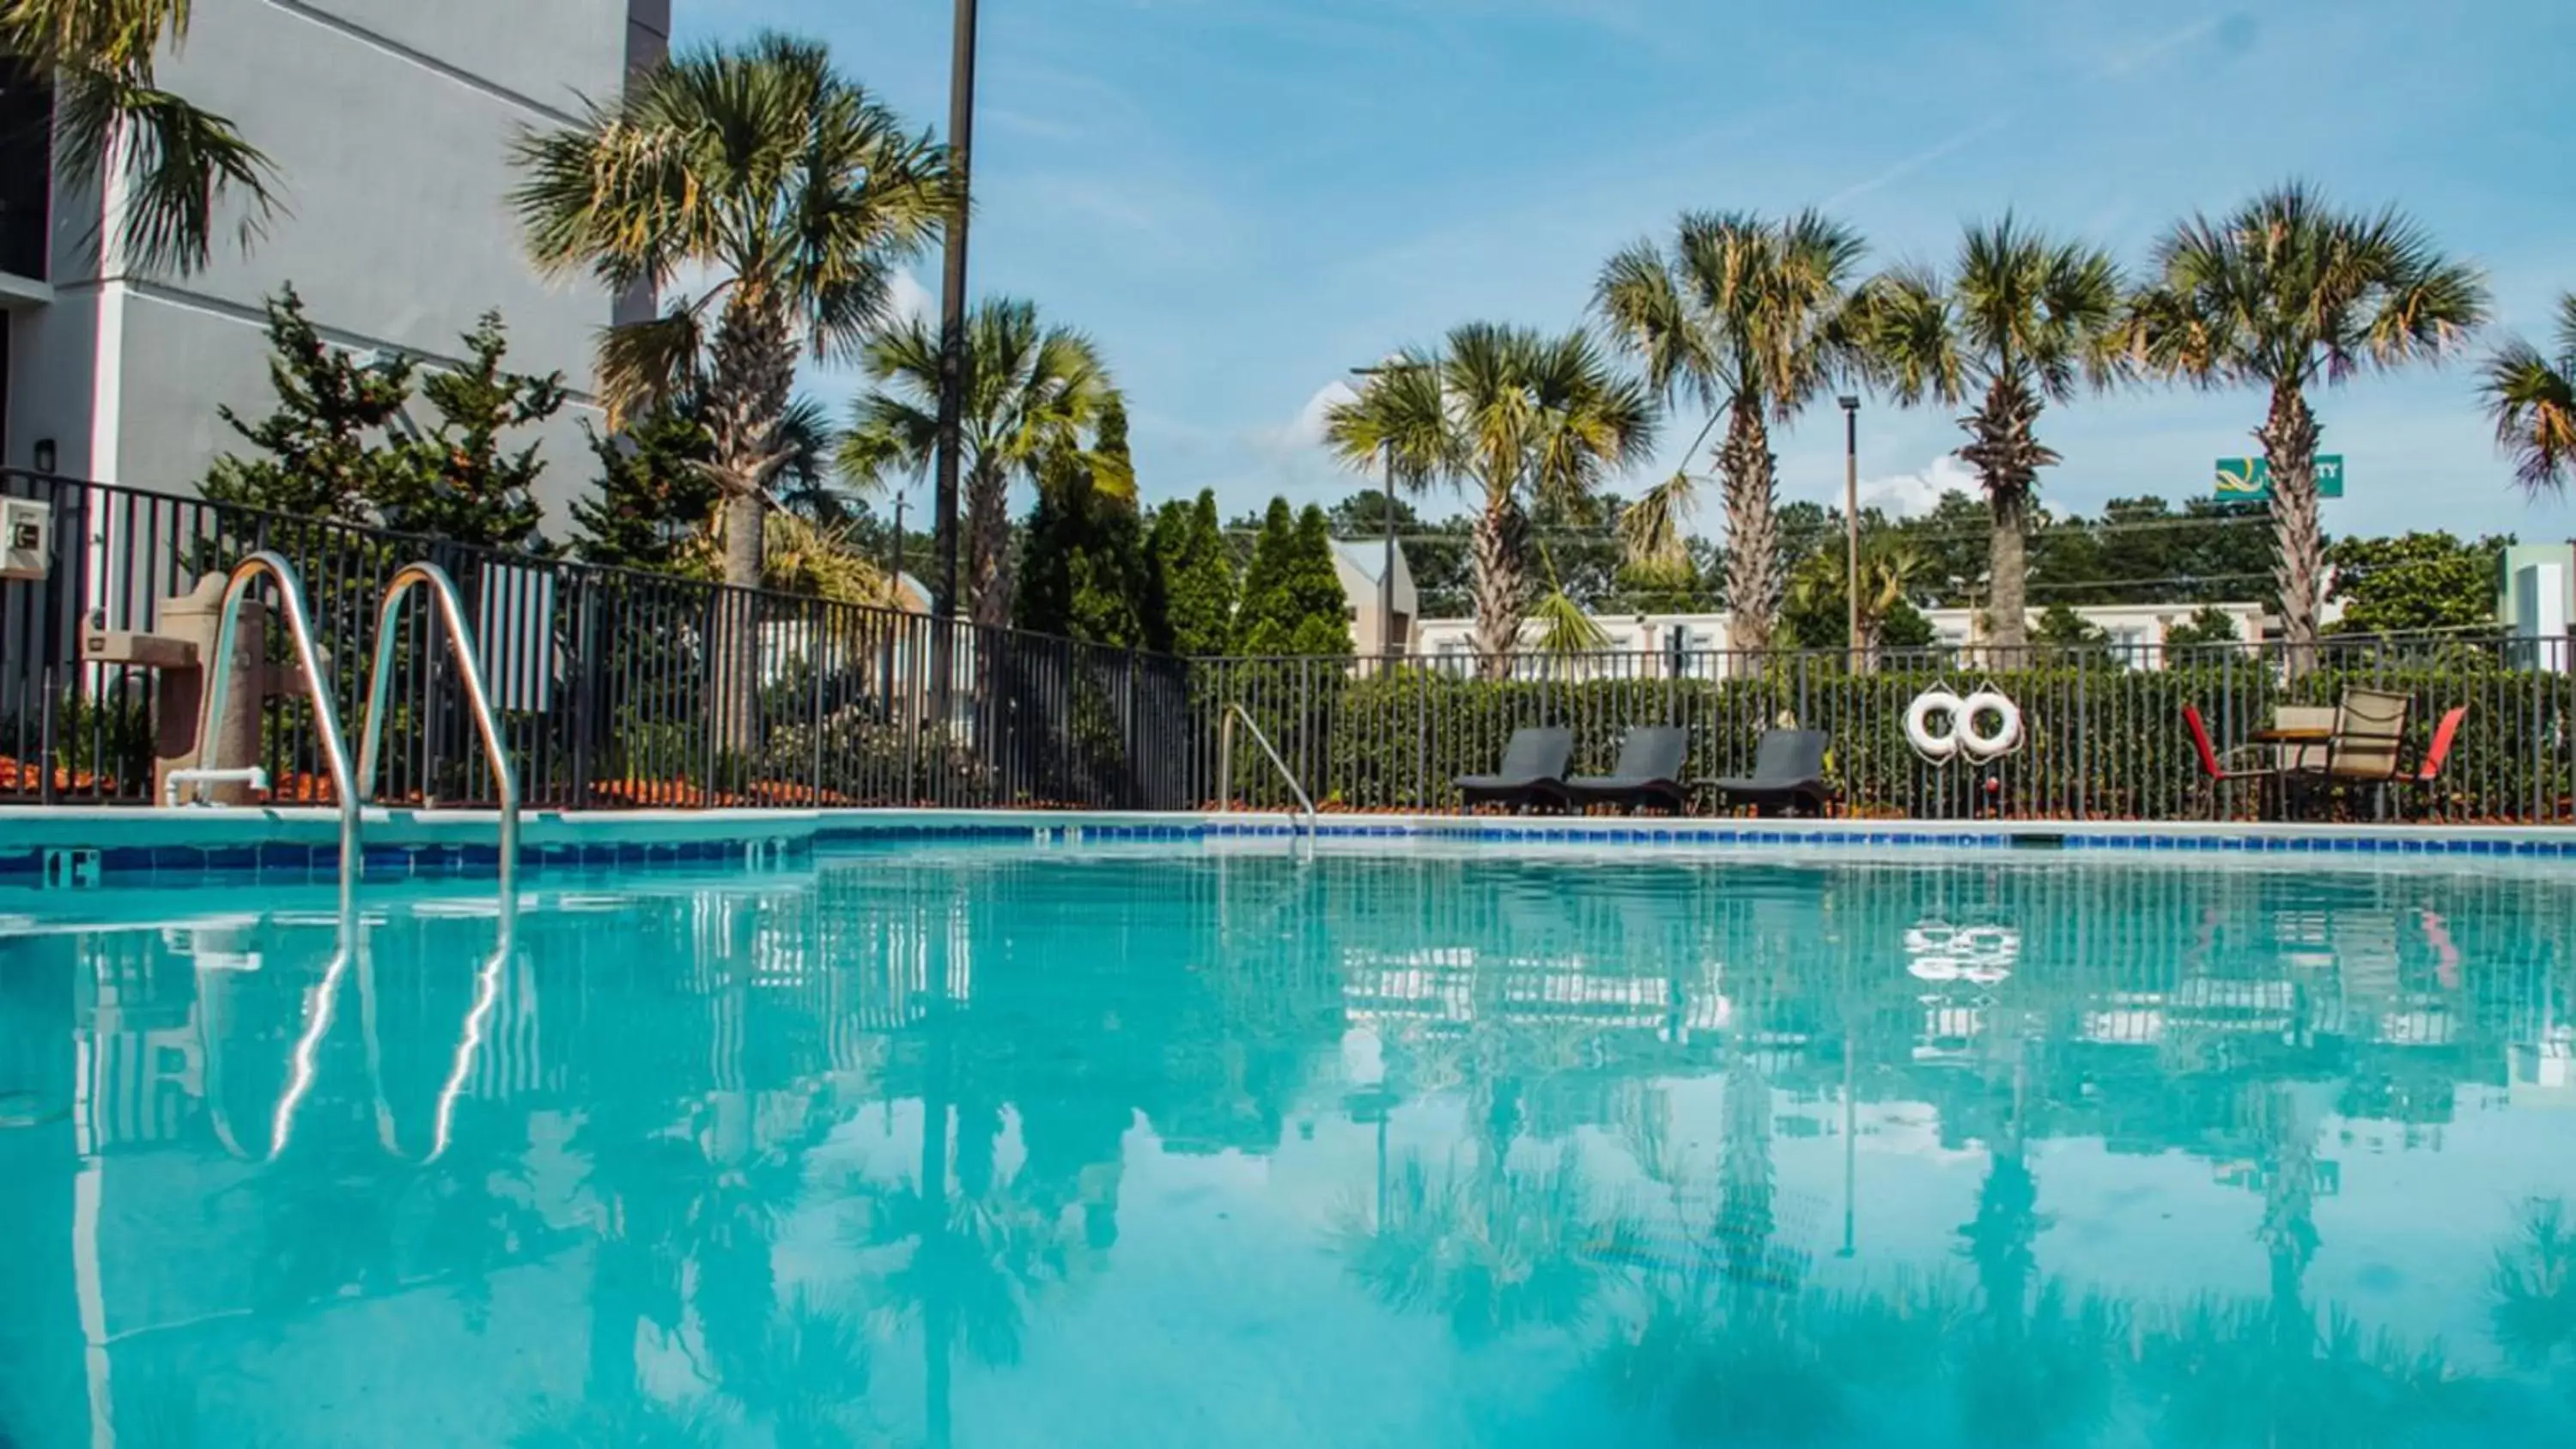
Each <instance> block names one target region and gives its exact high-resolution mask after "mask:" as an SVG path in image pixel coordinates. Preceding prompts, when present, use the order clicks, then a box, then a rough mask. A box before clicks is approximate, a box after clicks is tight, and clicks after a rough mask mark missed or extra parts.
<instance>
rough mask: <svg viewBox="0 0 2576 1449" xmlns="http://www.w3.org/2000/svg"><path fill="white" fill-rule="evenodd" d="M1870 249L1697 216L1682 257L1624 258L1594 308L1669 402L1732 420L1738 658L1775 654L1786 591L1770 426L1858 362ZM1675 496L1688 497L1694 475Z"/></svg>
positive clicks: (1822, 232) (1802, 226) (1680, 232)
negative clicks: (1855, 327) (1857, 329)
mask: <svg viewBox="0 0 2576 1449" xmlns="http://www.w3.org/2000/svg"><path fill="white" fill-rule="evenodd" d="M1862 251H1863V245H1862V242H1861V239H1860V236H1859V234H1858V233H1856V232H1854V231H1852V230H1851V229H1850V228H1849V227H1846V226H1844V225H1842V224H1841V223H1839V222H1835V221H1833V220H1830V219H1829V218H1827V217H1825V216H1824V215H1823V214H1821V213H1819V212H1815V211H1803V212H1800V213H1798V214H1797V215H1795V216H1792V217H1789V218H1787V219H1785V220H1782V221H1778V222H1773V221H1768V220H1765V219H1764V218H1762V217H1759V216H1755V215H1753V214H1751V213H1749V212H1689V213H1685V214H1684V215H1683V216H1682V218H1681V221H1680V224H1679V226H1678V227H1677V229H1676V233H1675V236H1674V239H1673V244H1672V246H1671V248H1670V249H1669V250H1667V249H1665V248H1663V247H1661V246H1658V245H1657V244H1655V243H1654V242H1651V241H1641V242H1639V243H1637V244H1636V245H1634V246H1632V247H1630V248H1628V249H1627V250H1626V251H1623V252H1621V253H1619V254H1618V255H1617V256H1614V257H1612V258H1611V259H1610V261H1609V263H1608V264H1607V265H1606V266H1604V267H1603V268H1602V271H1601V277H1600V280H1599V282H1598V283H1597V284H1596V285H1595V287H1594V290H1593V306H1594V309H1595V310H1596V311H1598V312H1599V313H1600V315H1601V316H1602V317H1603V319H1605V320H1606V321H1607V322H1608V323H1609V325H1610V327H1611V329H1612V330H1613V331H1614V332H1615V333H1616V334H1617V336H1618V338H1619V340H1620V342H1621V343H1622V345H1624V346H1625V347H1627V348H1628V349H1629V351H1631V352H1632V353H1634V354H1635V355H1636V356H1637V357H1638V358H1639V359H1640V360H1641V361H1642V362H1643V363H1644V365H1645V371H1646V381H1647V384H1648V385H1649V386H1650V387H1652V388H1653V389H1654V390H1655V391H1656V392H1658V393H1660V394H1662V395H1663V396H1664V398H1665V399H1666V400H1667V401H1670V400H1673V399H1675V398H1677V397H1679V396H1683V395H1687V396H1690V397H1692V398H1695V399H1696V400H1697V401H1698V402H1699V404H1700V405H1701V406H1702V407H1704V408H1708V409H1710V410H1711V416H1710V426H1711V427H1712V428H1713V427H1715V425H1716V422H1717V419H1718V418H1719V417H1721V416H1722V417H1724V418H1725V420H1726V439H1725V441H1724V442H1723V443H1721V444H1720V445H1719V447H1718V451H1717V471H1718V477H1719V480H1720V482H1721V485H1722V486H1723V488H1724V491H1725V497H1726V531H1727V549H1728V555H1727V578H1726V583H1727V606H1728V608H1729V610H1730V611H1731V622H1730V632H1731V636H1732V637H1731V641H1730V642H1732V643H1733V644H1734V645H1735V646H1736V647H1738V648H1743V649H1761V648H1765V647H1768V645H1769V644H1770V642H1771V631H1772V626H1773V624H1774V622H1775V621H1776V620H1777V618H1778V616H1779V612H1780V600H1781V595H1782V592H1783V589H1784V587H1785V581H1784V579H1783V577H1782V572H1781V562H1780V536H1779V529H1778V525H1777V524H1776V522H1775V521H1774V519H1773V516H1772V510H1773V504H1774V502H1775V500H1776V498H1777V495H1778V493H1779V478H1778V469H1777V464H1776V460H1775V459H1774V458H1773V457H1772V454H1771V437H1770V425H1771V424H1772V423H1775V422H1777V423H1783V424H1785V423H1787V422H1788V421H1789V420H1790V419H1792V418H1794V417H1796V416H1797V415H1798V411H1799V410H1800V409H1801V408H1803V407H1805V406H1806V404H1807V403H1808V402H1809V401H1810V400H1812V399H1813V398H1814V397H1815V396H1816V394H1817V393H1818V392H1820V391H1822V390H1823V389H1824V387H1825V386H1826V385H1827V383H1829V382H1830V381H1832V380H1833V379H1834V378H1835V377H1836V376H1838V375H1839V374H1840V373H1842V372H1843V371H1844V370H1845V369H1846V368H1847V367H1848V366H1849V364H1850V363H1851V362H1852V361H1853V359H1854V353H1853V351H1852V349H1851V346H1850V338H1849V337H1848V335H1847V333H1846V331H1845V329H1844V326H1843V312H1844V304H1845V302H1846V301H1847V299H1848V293H1849V290H1850V288H1851V285H1852V274H1853V272H1854V271H1855V269H1857V268H1858V266H1859V264H1860V258H1861V253H1862ZM1703 436H1704V435H1703ZM1694 451H1696V445H1694ZM1667 487H1668V488H1673V489H1676V490H1679V489H1683V488H1686V487H1687V475H1683V476H1681V477H1677V478H1676V479H1675V480H1674V481H1673V483H1672V484H1669V485H1667ZM1672 501H1673V500H1671V499H1669V498H1667V500H1666V501H1665V502H1664V503H1662V504H1661V505H1659V506H1661V507H1664V508H1670V507H1671V506H1672Z"/></svg>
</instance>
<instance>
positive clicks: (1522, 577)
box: [1469, 493, 1529, 679]
mask: <svg viewBox="0 0 2576 1449" xmlns="http://www.w3.org/2000/svg"><path fill="white" fill-rule="evenodd" d="M1469 541H1470V544H1471V546H1472V556H1473V561H1474V564H1475V577H1474V578H1473V579H1472V580H1471V581H1470V583H1469V589H1470V592H1471V593H1472V594H1473V596H1474V603H1475V610H1476V654H1477V657H1478V658H1479V659H1480V660H1481V661H1482V664H1483V669H1484V674H1485V677H1486V678H1487V679H1507V678H1509V677H1510V676H1511V670H1512V651H1513V650H1515V649H1516V648H1518V647H1519V645H1520V637H1521V620H1522V619H1523V618H1524V617H1525V616H1526V615H1527V614H1528V612H1529V578H1528V575H1527V574H1526V573H1525V572H1524V571H1523V570H1522V568H1521V555H1522V553H1523V551H1524V550H1525V549H1526V547H1527V546H1528V542H1529V520H1528V519H1526V518H1524V517H1522V516H1521V510H1520V506H1519V505H1518V504H1516V503H1514V502H1513V501H1512V499H1511V495H1509V494H1508V493H1506V494H1501V495H1499V496H1491V497H1489V498H1488V501H1487V502H1486V505H1485V510H1484V511H1483V512H1482V513H1479V514H1477V515H1476V526H1475V529H1474V531H1473V532H1472V534H1471V535H1470V539H1469Z"/></svg>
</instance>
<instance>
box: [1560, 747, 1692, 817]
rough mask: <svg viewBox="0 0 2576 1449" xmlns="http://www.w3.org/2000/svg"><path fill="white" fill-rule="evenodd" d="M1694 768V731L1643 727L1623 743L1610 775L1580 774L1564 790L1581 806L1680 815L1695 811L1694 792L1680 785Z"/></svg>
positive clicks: (1631, 812)
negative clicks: (1687, 770)
mask: <svg viewBox="0 0 2576 1449" xmlns="http://www.w3.org/2000/svg"><path fill="white" fill-rule="evenodd" d="M1689 763H1690V731H1689V730H1686V729H1680V728H1677V727H1674V726H1669V725H1647V726H1640V727H1638V728H1636V729H1632V730H1630V731H1628V738H1627V739H1625V740H1624V741H1622V742H1620V745H1619V763H1618V764H1617V765H1616V766H1614V767H1612V769H1611V771H1610V773H1609V774H1607V775H1577V776H1575V777H1574V778H1573V779H1571V780H1568V781H1566V782H1565V790H1566V793H1567V794H1569V795H1571V796H1573V797H1574V801H1575V803H1576V804H1578V805H1616V806H1618V807H1619V808H1620V810H1621V811H1623V812H1625V813H1628V814H1634V813H1636V812H1637V811H1639V810H1642V809H1644V808H1646V807H1647V806H1650V805H1660V806H1662V807H1664V808H1665V809H1666V810H1669V811H1671V812H1672V813H1674V814H1676V815H1679V814H1681V813H1682V812H1683V811H1684V810H1686V809H1688V808H1689V806H1690V791H1689V789H1688V788H1686V787H1685V786H1684V785H1683V784H1682V782H1681V780H1682V768H1683V767H1684V766H1685V765H1687V764H1689Z"/></svg>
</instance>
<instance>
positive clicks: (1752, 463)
mask: <svg viewBox="0 0 2576 1449" xmlns="http://www.w3.org/2000/svg"><path fill="white" fill-rule="evenodd" d="M1774 463H1775V460H1774V459H1773V458H1772V456H1771V434H1770V430H1769V429H1768V428H1767V427H1765V426H1764V425H1763V422H1762V404H1761V401H1760V400H1759V399H1758V398H1754V397H1751V396H1750V395H1738V396H1737V398H1736V399H1735V403H1734V406H1733V409H1732V412H1731V415H1730V416H1729V417H1728V418H1727V420H1726V442H1725V443H1724V444H1723V445H1721V446H1720V447H1719V448H1718V450H1717V471H1718V476H1719V478H1720V479H1721V480H1722V481H1723V482H1724V484H1725V486H1726V607H1727V610H1728V617H1727V641H1726V642H1727V647H1728V648H1730V649H1736V650H1762V649H1768V648H1770V647H1771V630H1772V626H1773V624H1774V623H1775V622H1776V621H1777V620H1778V619H1779V616H1780V594H1781V579H1780V525H1779V520H1778V518H1777V516H1776V514H1775V513H1774V510H1773V506H1772V505H1773V504H1774V503H1775V502H1776V501H1777V499H1778V496H1779V484H1778V481H1777V479H1776V478H1775V477H1774V476H1773V467H1774Z"/></svg>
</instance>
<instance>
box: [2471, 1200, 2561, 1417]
mask: <svg viewBox="0 0 2576 1449" xmlns="http://www.w3.org/2000/svg"><path fill="white" fill-rule="evenodd" d="M2517 1236H2518V1239H2519V1240H2518V1241H2517V1242H2516V1243H2515V1245H2514V1246H2513V1247H2511V1248H2508V1249H2499V1250H2497V1252H2496V1262H2495V1271H2494V1275H2493V1277H2492V1278H2491V1279H2490V1283H2491V1285H2492V1288H2493V1291H2494V1295H2495V1307H2494V1310H2493V1312H2494V1323H2495V1338H2496V1343H2497V1345H2498V1346H2499V1347H2501V1348H2503V1349H2504V1351H2505V1353H2506V1355H2507V1356H2508V1357H2510V1358H2511V1359H2512V1360H2513V1363H2514V1365H2515V1367H2517V1368H2522V1369H2526V1370H2530V1369H2544V1368H2548V1367H2549V1366H2551V1365H2552V1364H2554V1363H2556V1362H2558V1360H2559V1358H2560V1356H2561V1354H2562V1352H2563V1351H2565V1350H2569V1349H2576V1224H2571V1223H2570V1222H2569V1221H2568V1218H2567V1204H2566V1202H2565V1200H2564V1199H2561V1198H2554V1197H2553V1198H2534V1199H2532V1200H2531V1201H2529V1202H2527V1203H2525V1204H2523V1207H2522V1222H2521V1227H2520V1231H2519V1233H2518V1235H2517ZM2560 1373H2561V1384H2562V1387H2563V1389H2564V1391H2565V1394H2566V1397H2567V1399H2568V1402H2569V1403H2571V1404H2576V1355H2570V1356H2569V1357H2568V1361H2567V1362H2566V1364H2565V1365H2564V1366H2563V1367H2562V1368H2561V1370H2560Z"/></svg>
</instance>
